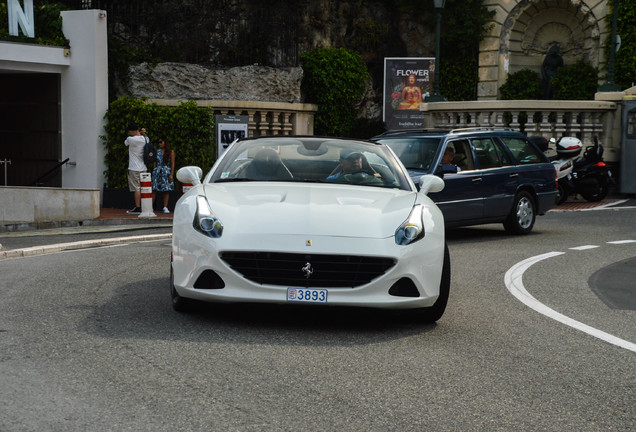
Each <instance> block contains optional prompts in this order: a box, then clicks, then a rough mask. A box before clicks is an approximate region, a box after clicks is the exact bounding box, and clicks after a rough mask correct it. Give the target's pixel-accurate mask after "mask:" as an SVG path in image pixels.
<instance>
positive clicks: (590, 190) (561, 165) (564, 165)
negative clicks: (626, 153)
mask: <svg viewBox="0 0 636 432" xmlns="http://www.w3.org/2000/svg"><path fill="white" fill-rule="evenodd" d="M553 139H554V138H553ZM582 148H583V144H582V143H581V141H580V140H579V139H578V138H575V137H561V138H559V140H558V141H556V151H557V155H558V159H554V160H552V164H553V165H554V166H555V169H556V170H557V181H558V187H559V197H558V201H557V203H558V204H561V203H563V202H564V201H565V200H566V199H567V197H568V196H570V195H572V194H576V193H578V194H580V195H581V196H582V197H583V198H584V199H585V200H587V201H590V202H597V201H601V200H602V199H603V198H605V197H606V196H607V194H608V192H609V186H610V183H613V184H615V183H616V182H615V181H614V178H613V177H612V173H611V171H610V170H609V168H608V167H607V164H606V163H605V161H604V160H603V146H602V145H601V144H599V142H598V138H596V137H594V145H593V146H588V147H586V148H585V152H584V153H583V156H580V157H577V156H579V154H580V153H581V150H582Z"/></svg>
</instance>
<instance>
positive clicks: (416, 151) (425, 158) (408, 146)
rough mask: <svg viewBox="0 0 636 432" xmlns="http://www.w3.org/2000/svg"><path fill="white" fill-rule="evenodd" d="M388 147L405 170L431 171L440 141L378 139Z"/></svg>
mask: <svg viewBox="0 0 636 432" xmlns="http://www.w3.org/2000/svg"><path fill="white" fill-rule="evenodd" d="M378 142H381V143H383V144H386V145H388V146H389V147H391V149H392V150H393V151H394V152H395V154H396V155H397V157H398V158H400V160H401V161H402V163H403V164H404V166H405V167H406V169H413V170H422V171H427V172H428V171H431V166H432V165H433V161H434V160H435V155H436V154H437V153H438V151H439V146H440V144H441V142H442V139H441V138H439V137H436V138H433V137H430V138H429V137H423V138H391V139H379V140H378Z"/></svg>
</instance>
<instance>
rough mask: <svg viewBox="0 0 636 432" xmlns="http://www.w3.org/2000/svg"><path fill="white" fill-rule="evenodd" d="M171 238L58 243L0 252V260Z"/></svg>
mask: <svg viewBox="0 0 636 432" xmlns="http://www.w3.org/2000/svg"><path fill="white" fill-rule="evenodd" d="M171 238H172V234H150V235H139V236H129V237H115V238H108V239H97V240H85V241H79V242H70V243H58V244H53V245H46V246H32V247H28V248H23V249H11V250H7V251H2V250H0V260H3V259H10V258H23V257H30V256H36V255H44V254H50V253H55V252H61V251H67V250H76V249H87V248H94V247H101V246H111V245H117V244H126V243H139V242H145V241H153V240H169V239H171Z"/></svg>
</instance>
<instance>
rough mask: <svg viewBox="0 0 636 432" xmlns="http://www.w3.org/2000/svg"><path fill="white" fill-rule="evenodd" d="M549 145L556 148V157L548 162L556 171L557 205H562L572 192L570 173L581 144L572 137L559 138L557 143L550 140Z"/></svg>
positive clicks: (552, 139) (572, 185)
mask: <svg viewBox="0 0 636 432" xmlns="http://www.w3.org/2000/svg"><path fill="white" fill-rule="evenodd" d="M550 144H553V145H554V147H555V148H556V153H557V155H556V156H549V157H548V159H550V162H552V165H553V166H554V169H555V170H556V178H557V188H558V190H559V195H558V196H557V204H561V203H564V202H565V200H566V199H568V196H569V195H570V194H572V192H573V191H574V189H573V188H574V186H575V185H574V183H573V180H572V171H573V170H574V165H575V160H576V158H577V156H578V155H579V154H581V149H582V148H583V143H581V140H579V139H578V138H574V137H561V138H559V140H558V141H556V140H555V139H554V138H550Z"/></svg>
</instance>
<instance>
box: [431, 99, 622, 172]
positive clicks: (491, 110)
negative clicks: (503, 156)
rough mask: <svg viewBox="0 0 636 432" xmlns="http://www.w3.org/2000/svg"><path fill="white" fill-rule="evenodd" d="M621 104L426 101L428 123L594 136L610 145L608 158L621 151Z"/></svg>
mask: <svg viewBox="0 0 636 432" xmlns="http://www.w3.org/2000/svg"><path fill="white" fill-rule="evenodd" d="M620 108H621V104H620V103H616V102H615V101H601V100H594V101H546V100H514V101H509V100H507V101H504V100H496V101H468V102H434V103H423V104H422V105H421V107H420V111H422V112H424V113H425V117H426V120H425V124H426V125H427V127H434V128H444V129H459V128H470V127H492V128H503V127H508V128H512V129H515V130H519V131H521V132H524V133H526V134H527V135H541V136H544V137H547V138H552V137H554V138H558V137H561V136H576V137H578V138H579V139H580V140H581V141H582V142H583V144H584V145H592V144H593V140H594V137H595V136H596V137H598V139H599V141H600V142H601V143H602V144H603V145H604V147H605V149H606V156H605V158H606V160H609V161H612V160H617V159H618V157H619V152H620Z"/></svg>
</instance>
